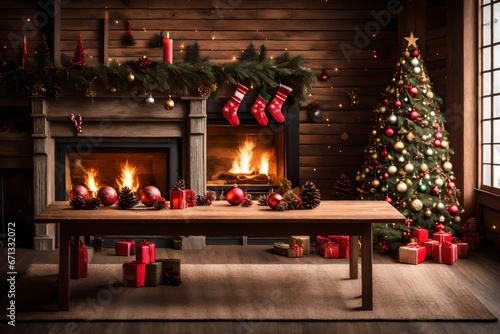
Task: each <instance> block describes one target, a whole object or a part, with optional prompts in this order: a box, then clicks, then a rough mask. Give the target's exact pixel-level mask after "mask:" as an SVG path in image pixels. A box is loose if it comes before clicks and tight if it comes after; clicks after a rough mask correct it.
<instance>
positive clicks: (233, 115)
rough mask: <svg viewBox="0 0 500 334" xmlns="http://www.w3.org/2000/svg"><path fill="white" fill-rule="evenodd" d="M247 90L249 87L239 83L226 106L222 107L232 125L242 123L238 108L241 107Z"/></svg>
mask: <svg viewBox="0 0 500 334" xmlns="http://www.w3.org/2000/svg"><path fill="white" fill-rule="evenodd" d="M247 91H248V88H247V87H245V86H243V85H242V84H238V86H237V87H236V92H234V95H233V96H232V97H231V98H230V99H229V101H227V103H226V105H225V106H224V108H222V114H223V115H224V117H225V118H226V119H227V120H228V122H229V124H231V125H232V126H238V125H240V120H239V118H238V108H239V107H240V104H241V100H242V99H243V97H244V96H245V94H246V93H247Z"/></svg>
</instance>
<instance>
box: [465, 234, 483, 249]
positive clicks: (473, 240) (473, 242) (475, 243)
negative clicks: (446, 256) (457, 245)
mask: <svg viewBox="0 0 500 334" xmlns="http://www.w3.org/2000/svg"><path fill="white" fill-rule="evenodd" d="M461 239H462V241H463V242H466V243H468V244H469V248H470V249H478V248H479V242H480V238H479V232H469V233H468V234H465V235H463V236H462V238H461Z"/></svg>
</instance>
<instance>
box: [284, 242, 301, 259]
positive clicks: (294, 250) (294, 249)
mask: <svg viewBox="0 0 500 334" xmlns="http://www.w3.org/2000/svg"><path fill="white" fill-rule="evenodd" d="M302 255H304V253H303V249H302V247H300V246H299V245H297V244H295V245H290V247H289V248H288V249H287V253H286V256H287V257H302Z"/></svg>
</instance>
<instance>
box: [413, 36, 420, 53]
mask: <svg viewBox="0 0 500 334" xmlns="http://www.w3.org/2000/svg"><path fill="white" fill-rule="evenodd" d="M417 39H418V38H416V39H415V41H416V40H417ZM415 47H416V45H415ZM411 55H412V56H413V57H415V58H417V57H418V56H419V55H420V52H419V51H418V50H417V49H415V50H413V51H412V52H411Z"/></svg>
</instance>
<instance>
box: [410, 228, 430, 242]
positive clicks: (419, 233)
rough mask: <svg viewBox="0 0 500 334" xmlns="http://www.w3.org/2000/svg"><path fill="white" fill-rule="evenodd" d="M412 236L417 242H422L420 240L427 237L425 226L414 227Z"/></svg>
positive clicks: (424, 239) (427, 232)
mask: <svg viewBox="0 0 500 334" xmlns="http://www.w3.org/2000/svg"><path fill="white" fill-rule="evenodd" d="M412 237H413V238H415V242H416V243H417V244H419V245H420V244H422V242H424V241H426V240H428V239H429V231H428V230H426V229H425V228H416V229H414V230H413V231H412Z"/></svg>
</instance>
